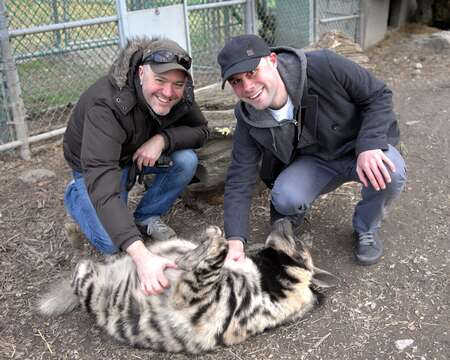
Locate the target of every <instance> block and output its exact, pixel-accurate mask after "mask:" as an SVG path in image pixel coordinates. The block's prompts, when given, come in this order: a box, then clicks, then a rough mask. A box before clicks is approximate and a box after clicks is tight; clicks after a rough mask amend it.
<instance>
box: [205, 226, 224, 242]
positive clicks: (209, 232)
mask: <svg viewBox="0 0 450 360" xmlns="http://www.w3.org/2000/svg"><path fill="white" fill-rule="evenodd" d="M205 233H206V236H207V237H208V238H209V239H210V240H212V239H213V238H215V237H220V236H222V230H220V228H219V227H218V226H214V225H210V226H208V227H207V228H206V231H205Z"/></svg>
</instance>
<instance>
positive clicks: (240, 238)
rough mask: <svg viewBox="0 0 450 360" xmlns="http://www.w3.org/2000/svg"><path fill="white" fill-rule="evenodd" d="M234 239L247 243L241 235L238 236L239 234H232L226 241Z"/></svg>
mask: <svg viewBox="0 0 450 360" xmlns="http://www.w3.org/2000/svg"><path fill="white" fill-rule="evenodd" d="M235 240H238V241H240V242H242V244H244V245H245V244H247V240H245V239H244V238H243V237H240V236H232V237H229V238H227V241H235Z"/></svg>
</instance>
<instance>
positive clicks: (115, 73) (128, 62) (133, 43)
mask: <svg viewBox="0 0 450 360" xmlns="http://www.w3.org/2000/svg"><path fill="white" fill-rule="evenodd" d="M158 40H161V38H159V37H152V38H149V37H146V36H142V37H135V38H131V39H129V40H128V42H127V45H126V46H125V48H124V49H122V50H121V51H120V53H119V56H118V57H117V59H116V60H115V61H114V63H113V64H112V65H111V68H110V70H109V76H110V79H111V81H112V82H113V83H114V84H115V85H116V86H117V87H118V88H119V89H122V88H124V87H125V86H127V85H128V86H130V87H132V86H133V78H134V75H135V74H136V71H137V69H138V67H139V65H141V60H142V55H143V54H144V52H146V51H149V50H152V48H153V47H154V44H155V42H156V41H158ZM184 98H185V100H186V101H187V102H188V103H190V104H192V102H193V101H194V84H193V82H192V79H191V78H190V77H189V79H188V82H187V84H186V88H185V92H184Z"/></svg>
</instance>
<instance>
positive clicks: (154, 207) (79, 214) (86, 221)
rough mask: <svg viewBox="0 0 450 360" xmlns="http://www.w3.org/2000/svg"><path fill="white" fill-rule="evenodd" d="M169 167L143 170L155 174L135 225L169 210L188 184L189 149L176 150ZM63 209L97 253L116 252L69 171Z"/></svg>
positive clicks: (192, 160) (79, 179)
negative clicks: (69, 180) (69, 177)
mask: <svg viewBox="0 0 450 360" xmlns="http://www.w3.org/2000/svg"><path fill="white" fill-rule="evenodd" d="M171 159H172V161H173V165H172V166H171V167H168V168H157V167H145V168H144V173H146V174H155V178H154V180H153V182H152V184H151V185H150V187H149V188H148V189H147V191H145V193H144V195H143V197H142V199H141V201H140V202H139V204H138V206H137V207H136V210H135V212H134V218H135V221H136V222H137V223H145V221H146V220H148V219H149V218H150V217H152V216H160V215H162V214H164V213H166V212H167V211H169V210H170V207H171V206H172V205H173V203H174V202H175V200H176V199H177V197H178V196H179V195H180V194H181V193H182V192H183V190H184V189H185V187H186V186H187V185H188V184H189V183H190V182H191V180H192V178H193V176H194V174H195V171H196V169H197V161H198V160H197V155H196V154H195V152H194V151H192V150H179V151H175V152H174V153H172V154H171ZM128 170H129V168H124V169H123V171H122V178H121V185H120V189H121V191H120V195H119V196H120V198H121V199H122V200H123V202H124V203H125V204H127V202H128V192H127V191H126V180H127V176H128ZM64 206H65V208H66V210H67V212H68V213H69V214H70V215H71V216H72V218H73V219H74V220H75V222H76V223H77V224H78V225H79V226H80V228H81V231H82V232H83V233H84V234H85V235H86V237H87V238H88V240H89V241H90V243H91V244H92V245H94V247H96V248H97V249H98V250H99V251H101V252H102V253H106V254H112V253H115V252H117V251H119V248H118V247H117V245H115V244H114V242H113V241H112V240H111V238H110V237H109V235H108V234H107V232H106V230H105V228H104V227H103V225H102V223H101V222H100V219H99V218H98V216H97V213H96V211H95V209H94V207H93V205H92V202H91V199H90V198H89V194H88V192H87V188H86V183H85V180H84V177H83V175H82V174H80V173H79V172H77V171H74V172H73V180H72V181H71V182H70V183H69V185H68V186H67V188H66V191H65V194H64Z"/></svg>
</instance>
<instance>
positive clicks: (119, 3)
mask: <svg viewBox="0 0 450 360" xmlns="http://www.w3.org/2000/svg"><path fill="white" fill-rule="evenodd" d="M116 8H117V14H118V16H117V21H118V27H119V45H120V47H121V48H122V49H123V48H125V46H126V45H127V34H128V18H127V2H126V0H116Z"/></svg>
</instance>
